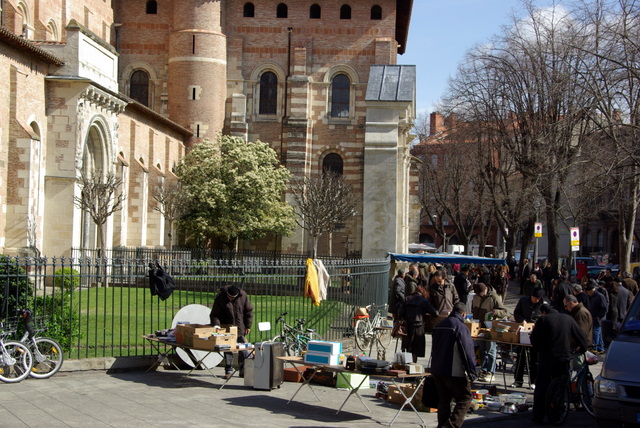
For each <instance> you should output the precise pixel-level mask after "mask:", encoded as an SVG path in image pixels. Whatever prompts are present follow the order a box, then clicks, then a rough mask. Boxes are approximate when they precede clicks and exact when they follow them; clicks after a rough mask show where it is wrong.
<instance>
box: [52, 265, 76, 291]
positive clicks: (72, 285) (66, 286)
mask: <svg viewBox="0 0 640 428" xmlns="http://www.w3.org/2000/svg"><path fill="white" fill-rule="evenodd" d="M53 285H54V287H56V288H61V289H62V290H63V291H68V292H71V291H73V290H75V289H76V288H77V287H79V286H80V272H78V271H77V270H75V269H72V268H68V267H67V268H61V269H58V270H57V271H55V273H54V274H53Z"/></svg>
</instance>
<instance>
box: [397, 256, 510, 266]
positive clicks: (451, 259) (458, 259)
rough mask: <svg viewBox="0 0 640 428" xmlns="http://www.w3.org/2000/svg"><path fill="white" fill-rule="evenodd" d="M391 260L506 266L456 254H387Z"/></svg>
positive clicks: (499, 262)
mask: <svg viewBox="0 0 640 428" xmlns="http://www.w3.org/2000/svg"><path fill="white" fill-rule="evenodd" d="M388 255H389V256H390V257H391V259H392V260H399V261H402V262H415V263H420V262H424V263H460V264H465V263H466V264H474V265H506V264H507V262H505V261H504V260H503V259H491V258H489V257H475V256H462V255H458V254H447V253H432V254H398V253H388Z"/></svg>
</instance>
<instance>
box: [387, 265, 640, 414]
mask: <svg viewBox="0 0 640 428" xmlns="http://www.w3.org/2000/svg"><path fill="white" fill-rule="evenodd" d="M524 263H525V265H524V266H525V267H524V269H523V270H522V272H521V275H520V278H519V281H516V279H515V278H512V277H511V275H510V269H509V266H508V265H493V266H469V265H462V266H459V265H438V264H427V263H420V264H418V263H411V264H410V265H409V267H408V269H406V270H405V269H399V270H398V271H397V275H395V277H394V278H393V284H392V287H391V294H390V312H392V313H393V315H394V318H395V319H401V320H403V322H405V323H406V325H407V330H408V334H407V335H406V336H404V337H403V338H402V350H403V351H405V352H410V353H411V354H412V355H413V359H414V362H415V361H417V359H418V358H419V357H424V356H425V355H427V352H426V340H425V337H424V335H425V334H426V333H431V334H432V339H433V340H432V349H431V353H430V356H431V364H430V366H431V372H432V374H433V376H434V380H435V383H436V386H437V388H438V393H439V398H440V402H439V406H438V426H439V427H440V426H443V427H444V426H447V427H451V426H453V427H457V426H461V425H462V422H463V421H464V415H465V414H466V412H467V410H468V408H469V405H470V403H471V382H485V383H489V382H492V381H493V378H494V373H495V369H496V358H497V346H496V343H495V342H492V341H486V340H476V341H475V343H474V340H473V339H472V338H471V336H470V333H469V329H468V328H466V327H464V325H463V324H462V323H463V322H464V319H465V318H466V317H469V318H473V319H474V320H480V321H491V320H500V319H506V318H507V317H509V314H508V313H507V309H506V308H505V306H504V302H505V300H506V297H507V294H508V292H509V285H510V283H511V284H514V283H515V284H519V286H520V287H519V290H518V291H519V294H520V296H521V297H519V298H518V301H517V304H516V307H515V310H514V312H513V314H512V316H511V317H509V318H510V319H513V320H515V321H516V322H518V323H522V322H525V321H526V322H530V323H535V326H534V329H533V332H532V334H531V343H532V347H519V353H518V355H517V358H516V366H515V375H514V383H513V384H512V387H522V385H523V379H524V373H525V369H526V370H528V372H529V379H530V380H531V387H532V388H534V412H533V421H534V422H538V423H539V422H542V421H543V420H544V418H545V409H544V396H545V393H546V386H547V385H548V384H549V382H550V381H551V379H553V377H555V376H559V375H560V374H562V373H564V372H566V371H567V370H568V367H569V362H570V360H571V359H572V358H575V355H580V354H582V353H584V352H585V351H587V350H591V351H592V352H594V353H596V354H599V353H603V352H605V347H606V346H607V345H608V343H609V342H610V340H611V339H612V337H613V334H614V333H615V331H616V329H617V328H618V327H619V326H620V323H621V322H622V320H623V319H624V317H625V315H626V312H627V310H628V309H629V307H630V306H631V302H632V301H633V299H634V297H635V296H636V295H637V294H638V283H637V282H636V281H635V280H634V279H633V278H632V277H631V274H630V273H629V272H624V273H623V274H622V277H621V278H620V277H617V276H613V275H612V272H611V271H610V270H608V269H607V270H605V271H604V273H603V274H602V275H600V277H599V278H589V277H588V276H586V275H585V276H584V277H583V278H582V279H581V280H580V281H579V282H575V283H573V282H571V281H570V280H569V273H568V272H567V271H566V270H564V269H562V270H560V271H556V272H555V273H554V272H553V268H552V267H551V263H549V262H544V263H543V264H542V266H541V265H540V264H539V263H536V264H534V265H533V267H530V266H529V264H527V263H528V261H527V260H525V261H524ZM468 313H469V314H468ZM460 326H462V328H461V327H460ZM476 349H477V352H476ZM565 369H566V370H565ZM452 400H453V401H455V403H456V404H455V407H454V408H453V410H452V409H451V401H452Z"/></svg>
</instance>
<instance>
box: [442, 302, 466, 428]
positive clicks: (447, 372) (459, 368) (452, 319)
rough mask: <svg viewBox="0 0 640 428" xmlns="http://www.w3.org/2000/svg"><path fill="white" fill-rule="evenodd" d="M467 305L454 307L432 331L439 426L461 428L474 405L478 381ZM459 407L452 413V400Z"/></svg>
mask: <svg viewBox="0 0 640 428" xmlns="http://www.w3.org/2000/svg"><path fill="white" fill-rule="evenodd" d="M465 316H466V305H465V304H464V303H462V302H458V303H456V304H455V305H453V310H452V311H451V314H449V316H448V317H447V319H445V320H444V321H442V322H441V323H440V324H438V325H437V326H436V327H435V328H434V329H433V339H432V347H431V373H432V374H433V378H434V380H435V383H436V387H437V389H438V427H460V426H462V423H463V422H464V417H465V415H466V414H467V411H468V410H469V406H470V405H471V383H470V381H473V380H475V379H476V377H477V375H476V368H475V365H476V362H475V352H474V349H473V340H471V334H470V333H469V329H468V328H467V327H466V326H465V325H464V317H465ZM452 399H453V400H455V402H456V405H455V407H454V408H453V411H452V410H451V400H452Z"/></svg>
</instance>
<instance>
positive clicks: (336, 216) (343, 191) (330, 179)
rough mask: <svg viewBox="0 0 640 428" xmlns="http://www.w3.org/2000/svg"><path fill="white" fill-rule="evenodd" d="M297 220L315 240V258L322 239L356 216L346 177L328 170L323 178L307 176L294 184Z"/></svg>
mask: <svg viewBox="0 0 640 428" xmlns="http://www.w3.org/2000/svg"><path fill="white" fill-rule="evenodd" d="M293 196H294V198H295V201H296V205H297V206H296V208H297V209H296V214H297V216H298V218H297V219H296V221H297V223H298V225H299V226H300V227H302V228H303V229H305V230H306V231H307V232H309V234H310V235H311V238H312V239H313V257H314V258H315V257H316V256H317V254H318V239H319V238H320V236H321V235H322V234H324V233H327V232H328V233H332V232H333V231H334V230H335V229H336V226H337V225H338V224H340V223H344V222H345V221H346V220H347V219H349V218H351V217H353V215H354V214H355V209H356V202H355V201H354V200H353V189H352V188H351V186H350V185H349V184H348V183H347V182H346V181H345V179H344V177H343V176H342V175H339V174H337V173H335V172H333V171H328V170H327V171H324V173H323V174H322V175H321V176H319V177H306V176H305V177H304V178H301V179H298V180H296V181H295V182H294V184H293Z"/></svg>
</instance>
